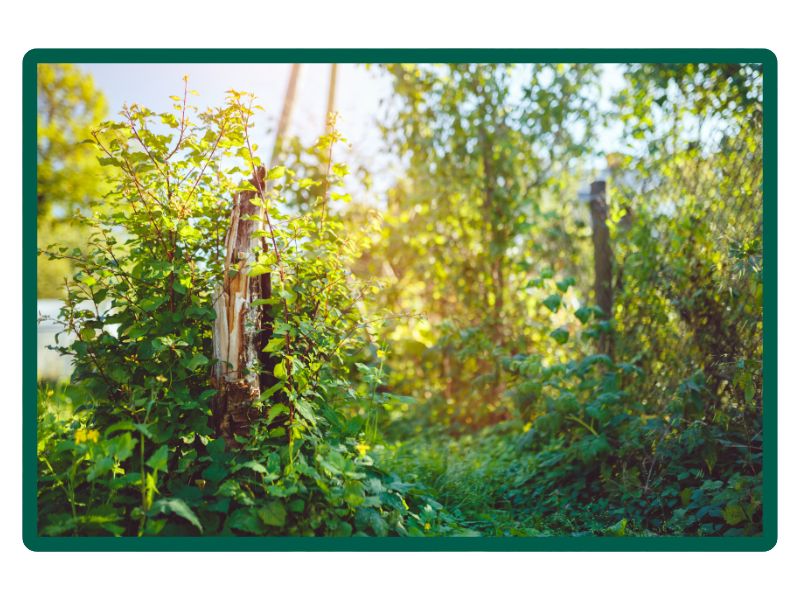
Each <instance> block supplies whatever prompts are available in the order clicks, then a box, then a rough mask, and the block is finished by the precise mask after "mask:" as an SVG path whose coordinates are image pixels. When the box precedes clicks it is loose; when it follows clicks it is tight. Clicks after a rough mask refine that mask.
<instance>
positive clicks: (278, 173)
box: [267, 166, 286, 179]
mask: <svg viewBox="0 0 800 600" xmlns="http://www.w3.org/2000/svg"><path fill="white" fill-rule="evenodd" d="M285 174H286V167H281V166H278V167H272V168H271V169H270V170H269V173H268V174H267V179H279V178H281V177H283V176H284V175H285Z"/></svg>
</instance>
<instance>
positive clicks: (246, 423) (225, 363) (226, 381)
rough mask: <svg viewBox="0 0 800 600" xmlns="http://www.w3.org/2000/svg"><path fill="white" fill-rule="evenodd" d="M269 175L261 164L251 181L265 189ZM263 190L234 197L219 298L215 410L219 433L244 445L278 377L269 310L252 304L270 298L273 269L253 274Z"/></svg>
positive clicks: (242, 193)
mask: <svg viewBox="0 0 800 600" xmlns="http://www.w3.org/2000/svg"><path fill="white" fill-rule="evenodd" d="M265 179H266V178H265V169H264V168H263V167H260V168H259V169H258V170H257V172H256V174H255V175H254V177H253V178H252V179H251V180H250V183H251V184H252V185H253V187H255V188H257V189H264V185H265ZM257 193H258V192H256V191H253V190H247V191H242V192H239V193H237V194H236V196H235V198H234V201H233V209H232V211H231V221H230V227H229V228H228V233H227V235H226V236H225V275H224V279H223V283H222V286H221V289H220V290H218V292H217V295H216V297H215V298H214V310H215V311H216V313H217V318H216V321H215V323H214V359H215V365H214V381H215V383H216V387H217V389H218V390H219V392H218V394H217V397H216V399H215V401H214V403H213V404H212V413H213V417H214V425H215V427H216V429H217V433H218V434H219V435H221V436H222V437H223V438H224V439H225V441H226V442H227V443H228V444H230V445H232V446H237V445H238V444H236V442H235V440H234V435H246V434H247V433H248V430H249V427H250V423H251V422H252V421H253V420H254V419H255V418H257V417H258V416H259V413H258V410H256V409H255V408H254V407H253V403H254V402H255V401H256V400H257V399H258V397H259V396H260V395H261V391H262V389H263V388H264V387H265V385H267V386H268V385H271V383H270V378H271V377H273V375H272V369H271V368H270V365H269V364H267V363H268V362H269V355H265V353H264V352H263V351H262V350H263V348H264V346H265V345H266V342H267V340H268V339H269V336H270V333H269V329H270V319H269V316H268V308H266V307H263V306H258V305H256V306H253V304H252V303H253V301H254V300H258V299H266V298H269V297H270V295H271V286H270V279H269V273H267V274H265V275H261V276H257V277H250V275H249V273H248V270H249V269H248V265H249V264H250V263H251V262H252V261H253V257H254V254H255V249H256V247H257V246H259V245H260V240H258V238H254V237H253V233H254V232H255V231H256V229H258V227H259V224H260V219H259V220H254V219H252V218H251V217H254V216H256V217H258V216H260V212H261V210H262V209H261V208H259V207H258V206H256V205H255V204H253V203H252V202H251V200H252V199H253V198H254V197H255V196H256V194H257ZM246 217H247V218H246Z"/></svg>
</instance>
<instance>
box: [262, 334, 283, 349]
mask: <svg viewBox="0 0 800 600" xmlns="http://www.w3.org/2000/svg"><path fill="white" fill-rule="evenodd" d="M285 345H286V338H285V337H283V336H281V337H274V338H272V339H270V341H269V342H268V343H267V345H266V347H265V348H264V352H277V351H278V350H280V349H281V348H283V347H284V346H285Z"/></svg>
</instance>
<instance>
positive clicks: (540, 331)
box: [39, 65, 762, 536]
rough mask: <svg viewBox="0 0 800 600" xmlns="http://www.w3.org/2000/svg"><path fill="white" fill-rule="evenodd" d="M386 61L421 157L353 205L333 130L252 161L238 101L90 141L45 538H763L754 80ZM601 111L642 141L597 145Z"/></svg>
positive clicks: (403, 150) (50, 424) (407, 143)
mask: <svg viewBox="0 0 800 600" xmlns="http://www.w3.org/2000/svg"><path fill="white" fill-rule="evenodd" d="M382 68H383V69H384V73H385V74H387V75H388V76H390V77H391V79H392V81H393V83H394V94H393V98H392V103H391V106H390V107H389V109H388V111H387V113H386V116H385V118H384V123H383V130H384V133H385V137H386V143H387V147H388V148H389V149H390V150H391V151H392V152H393V153H394V154H395V156H397V157H398V158H399V159H401V160H402V163H403V164H404V168H405V171H404V175H403V176H402V177H401V178H399V179H398V180H397V181H396V182H395V183H394V185H393V187H392V188H391V189H390V190H389V191H388V193H387V197H386V199H385V205H382V206H372V205H367V204H365V203H363V202H359V199H358V198H351V197H350V195H349V194H347V193H345V188H344V181H345V180H346V178H347V177H349V176H350V173H349V169H348V167H347V165H345V164H342V163H340V162H338V161H337V150H338V148H339V146H340V144H341V143H342V142H343V141H344V140H343V138H342V135H341V133H340V132H339V131H337V130H336V128H335V127H332V128H330V129H329V131H328V132H327V133H326V135H324V136H322V137H321V138H320V139H319V141H318V143H317V144H316V145H314V146H313V147H312V148H303V147H302V145H301V144H300V143H299V142H298V141H297V140H291V141H290V144H289V146H288V148H287V149H284V152H283V153H282V154H281V156H280V157H279V158H280V159H281V162H282V164H277V165H275V164H262V162H261V160H260V158H259V156H260V151H259V149H258V147H257V146H256V145H255V144H253V143H252V142H251V137H252V131H253V127H254V120H255V119H256V118H257V116H258V114H259V113H260V110H261V109H260V108H259V107H258V106H257V105H255V104H254V99H253V98H252V96H250V95H248V94H243V93H238V92H230V93H229V96H228V101H227V103H226V104H225V105H224V106H222V107H221V108H216V109H208V110H205V111H203V110H200V109H197V108H195V107H193V106H192V105H191V103H190V102H189V101H188V100H187V98H188V97H189V95H188V94H182V95H179V96H174V97H172V98H173V101H174V110H173V111H172V112H168V113H163V114H156V113H153V112H152V111H150V110H148V109H146V108H144V107H140V106H136V105H133V106H130V107H126V108H125V109H124V110H123V112H122V113H121V120H120V121H106V122H103V123H100V124H98V125H97V126H96V127H95V128H94V129H93V130H92V133H91V135H90V137H89V139H88V140H87V141H86V144H85V145H84V146H82V147H83V148H90V149H91V150H92V152H93V153H94V154H95V155H96V156H97V157H98V159H99V164H100V165H102V169H103V171H102V172H103V177H102V184H103V185H107V186H108V189H109V190H111V191H110V192H109V193H107V194H106V195H105V198H104V201H103V208H102V210H98V211H95V212H94V213H93V214H88V212H83V213H80V212H79V213H78V214H77V215H76V216H75V217H74V220H75V221H76V222H77V223H79V224H80V227H81V228H82V231H87V232H91V234H90V235H88V236H87V238H86V239H87V241H86V243H85V244H83V245H82V246H79V247H78V248H72V247H70V245H69V244H66V243H62V244H55V245H52V246H50V247H49V249H43V250H42V256H43V257H45V258H49V259H50V260H52V261H54V262H56V263H62V262H64V261H69V263H70V264H72V265H74V267H75V269H76V270H77V271H76V274H75V276H74V278H73V279H72V280H71V281H70V282H69V283H68V284H67V286H66V297H67V303H66V306H65V308H64V310H63V311H62V315H61V322H62V324H63V326H64V328H65V330H66V331H68V332H70V333H71V334H72V336H73V338H72V341H70V342H67V343H65V344H64V345H63V347H62V351H63V352H64V353H66V354H68V355H70V356H71V357H73V359H74V361H75V365H76V367H75V372H74V374H73V377H72V379H71V381H70V382H69V383H68V384H66V385H59V386H55V387H50V386H47V385H42V386H41V391H40V401H39V511H40V512H39V517H40V518H39V526H40V531H41V533H42V534H44V535H339V536H349V535H375V536H385V535H415V536H423V535H485V536H541V535H607V536H623V535H636V536H653V535H693V536H709V535H714V536H718V535H726V536H733V535H758V534H760V533H761V527H762V525H761V510H762V508H761V470H762V467H761V410H762V409H761V386H762V381H761V347H762V345H761V335H762V319H761V294H762V284H761V262H762V257H761V248H762V244H761V201H762V196H761V171H762V166H761V165H762V158H761V74H760V72H759V70H758V69H757V68H756V67H753V66H749V65H626V66H625V67H624V74H625V81H626V85H625V87H624V89H623V90H622V92H621V93H620V94H619V95H617V96H616V97H614V98H612V99H611V102H610V105H608V106H607V105H606V104H605V103H602V102H600V100H599V98H600V96H599V88H600V84H601V72H600V69H599V67H596V66H592V65H526V66H519V65H435V66H433V65H385V66H383V67H382ZM334 121H335V120H334ZM607 125H611V126H613V127H616V129H613V127H612V130H616V131H618V132H619V135H620V136H621V137H622V140H621V146H623V147H624V148H625V150H624V152H619V153H616V154H612V155H608V156H602V157H599V156H598V153H597V151H596V147H597V146H598V135H600V133H599V132H600V130H601V129H603V128H604V127H606V126H607ZM598 158H602V159H603V161H604V162H605V163H606V164H607V169H606V177H605V179H606V180H607V183H606V189H607V193H606V195H605V196H603V197H592V198H590V199H589V202H588V203H581V202H579V201H578V200H577V199H578V198H579V197H580V196H581V190H582V189H583V188H584V187H585V186H586V185H587V184H588V182H589V181H591V180H592V179H593V178H594V175H595V174H596V173H594V171H593V169H592V166H593V165H596V163H597V159H598ZM359 176H360V177H361V178H362V179H363V180H368V179H369V174H367V173H360V174H359ZM237 194H239V195H240V196H239V198H242V197H245V196H241V195H242V194H246V195H247V196H246V197H247V198H252V199H251V200H249V202H250V203H251V204H252V206H253V207H254V210H255V211H256V214H255V215H254V216H248V217H244V218H245V219H247V220H252V221H255V229H254V231H255V233H254V234H253V240H254V242H253V245H252V248H251V251H249V252H251V253H250V254H248V255H247V256H244V255H243V256H236V257H234V259H235V260H234V261H233V262H232V261H231V260H230V257H227V258H228V260H226V232H227V231H228V228H229V226H230V224H231V223H230V220H231V211H232V199H233V198H234V196H236V195H237ZM590 205H591V210H597V209H598V207H600V208H602V210H605V211H606V213H603V214H604V217H603V218H602V219H601V220H600V222H595V223H594V224H593V223H592V220H591V218H590ZM598 231H607V235H608V248H609V253H607V255H606V256H605V258H607V259H608V260H609V261H610V264H612V265H613V268H612V273H611V278H610V279H609V280H607V281H604V280H602V277H603V275H602V272H601V271H599V270H597V266H596V265H597V262H596V261H597V260H598V255H599V254H602V253H603V252H604V246H602V245H599V244H598V242H597V239H598V238H597V235H598ZM236 261H239V262H236ZM239 275H244V276H246V279H247V281H251V280H255V279H258V278H260V279H259V281H261V282H262V283H260V284H259V285H260V287H256V288H252V287H250V288H247V289H250V290H252V289H258V290H260V291H259V294H258V295H253V292H252V291H251V292H250V294H251V295H250V296H248V303H247V305H246V311H247V312H246V315H247V319H245V320H244V321H243V323H244V324H243V326H242V328H241V330H240V331H241V339H251V338H253V336H254V338H253V339H256V340H258V342H259V348H258V349H257V355H258V357H259V358H258V359H257V360H253V361H250V362H248V363H247V364H246V365H245V368H244V369H243V370H242V372H241V373H240V374H239V379H237V380H236V381H237V382H238V383H237V385H242V386H244V387H243V388H242V389H245V390H246V391H248V390H250V391H252V390H257V393H256V394H252V393H251V395H250V396H249V397H248V400H247V406H246V407H245V411H244V414H246V415H248V416H247V425H246V427H244V428H239V429H233V430H231V429H230V428H229V427H228V426H227V425H223V424H221V422H220V420H219V415H226V414H228V413H226V411H229V410H230V406H228V404H227V403H230V402H232V396H230V395H226V393H227V392H224V391H221V390H223V389H224V388H223V387H221V385H220V384H221V382H220V379H219V370H218V366H219V365H218V364H216V360H215V358H214V357H215V356H217V353H216V351H215V344H218V343H219V337H218V335H219V333H218V328H219V325H218V320H219V319H220V315H219V314H217V312H218V311H215V306H219V305H218V304H215V301H216V300H217V299H218V297H219V294H220V290H221V289H225V288H224V287H223V286H224V282H228V281H230V280H232V279H235V278H236V277H238V276H239ZM237 281H238V280H237ZM599 286H606V287H605V288H601V287H599ZM598 289H602V290H606V291H607V292H608V294H609V296H610V298H612V299H613V303H612V304H611V309H610V313H609V312H608V311H607V310H604V309H603V308H601V306H600V304H602V303H601V302H600V300H599V299H598V298H597V297H596V296H597V290H598ZM223 320H224V319H223ZM226 343H227V342H226ZM231 343H234V342H231ZM240 343H241V342H240ZM243 356H244V354H243ZM247 393H250V392H249V391H248V392H247ZM226 427H227V428H226Z"/></svg>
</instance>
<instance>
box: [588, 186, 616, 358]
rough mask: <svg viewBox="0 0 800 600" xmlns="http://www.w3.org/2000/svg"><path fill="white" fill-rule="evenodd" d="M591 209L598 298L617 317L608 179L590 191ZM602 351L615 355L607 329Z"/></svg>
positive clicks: (608, 314)
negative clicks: (607, 200)
mask: <svg viewBox="0 0 800 600" xmlns="http://www.w3.org/2000/svg"><path fill="white" fill-rule="evenodd" d="M589 211H590V213H591V215H592V242H593V244H594V299H595V303H596V304H597V306H598V307H600V310H602V311H603V316H604V318H605V319H611V318H613V316H614V296H613V285H612V277H613V262H614V255H613V254H612V252H611V241H610V235H609V231H608V222H607V220H608V204H607V203H606V182H605V181H602V180H599V181H593V182H592V184H591V187H590V192H589ZM598 351H599V352H600V353H602V354H608V355H609V356H611V357H613V354H614V339H613V336H612V335H611V333H606V332H603V333H601V334H600V337H599V340H598Z"/></svg>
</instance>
